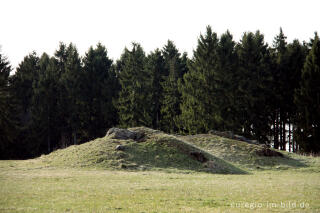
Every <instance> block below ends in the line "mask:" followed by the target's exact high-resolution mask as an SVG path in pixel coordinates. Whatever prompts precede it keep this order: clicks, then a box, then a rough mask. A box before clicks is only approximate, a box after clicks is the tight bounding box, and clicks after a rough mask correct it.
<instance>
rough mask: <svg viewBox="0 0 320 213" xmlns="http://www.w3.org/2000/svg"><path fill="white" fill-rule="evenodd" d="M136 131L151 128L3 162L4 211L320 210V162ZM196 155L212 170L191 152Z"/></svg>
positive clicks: (213, 139) (0, 202)
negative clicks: (141, 138)
mask: <svg viewBox="0 0 320 213" xmlns="http://www.w3.org/2000/svg"><path fill="white" fill-rule="evenodd" d="M135 129H139V130H143V131H146V133H147V140H146V141H145V142H141V143H136V142H133V141H119V140H111V139H109V138H106V137H104V138H100V139H96V140H94V141H91V142H88V143H85V144H82V145H78V146H71V147H69V148H66V149H63V150H57V151H56V152H53V153H51V154H49V155H45V156H42V157H40V158H37V159H32V160H26V161H0V212H228V211H229V212H239V211H241V212H250V211H251V210H252V209H255V210H259V211H262V212H279V211H284V212H288V211H292V210H293V211H296V212H320V202H319V197H320V158H312V157H306V156H298V155H295V154H288V153H284V155H285V158H278V157H272V158H268V157H259V156H257V155H256V154H255V150H257V149H260V147H259V146H256V145H251V144H248V143H245V142H239V141H234V140H230V139H225V138H221V137H218V136H213V135H195V136H176V137H174V136H170V135H166V134H164V133H162V132H158V131H154V130H150V129H146V128H135ZM118 144H123V145H125V146H126V150H125V151H124V152H123V151H115V147H116V145H118ZM195 150H196V151H202V152H203V153H205V156H206V157H207V158H208V159H209V162H211V163H210V165H211V164H212V166H208V165H207V163H200V162H198V161H196V160H194V159H192V158H190V156H189V155H187V154H186V153H187V152H189V151H195ZM124 167H126V168H124ZM142 170H143V171H142ZM213 173H220V174H213ZM221 173H223V174H221ZM230 173H232V174H233V175H225V174H230ZM281 202H282V203H284V204H288V203H289V202H291V203H292V202H295V203H296V204H300V203H307V204H308V205H309V206H308V207H307V208H300V207H299V206H297V207H294V206H290V207H289V206H286V207H284V208H283V207H281ZM268 203H269V204H270V203H274V204H275V206H270V205H269V206H268ZM249 204H251V206H250V205H249ZM258 204H261V205H262V206H261V207H259V206H257V205H258ZM236 205H238V206H236ZM246 205H249V206H246ZM254 205H255V206H254Z"/></svg>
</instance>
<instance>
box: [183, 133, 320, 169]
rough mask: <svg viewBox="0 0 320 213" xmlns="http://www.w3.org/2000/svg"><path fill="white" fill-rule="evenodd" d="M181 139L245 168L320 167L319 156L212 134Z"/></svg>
mask: <svg viewBox="0 0 320 213" xmlns="http://www.w3.org/2000/svg"><path fill="white" fill-rule="evenodd" d="M179 139H181V140H184V141H188V142H189V143H191V144H193V145H194V146H197V147H199V148H202V149H204V150H206V151H207V152H209V153H210V154H212V155H214V156H216V157H218V158H221V159H223V160H225V161H227V162H229V163H231V164H233V165H235V166H237V167H239V168H243V169H246V168H249V169H288V168H298V169H300V168H306V167H309V168H310V167H318V165H319V164H320V162H318V161H319V158H312V157H308V156H301V155H297V154H294V153H288V152H285V151H279V150H274V149H272V148H270V149H266V147H265V146H262V145H255V144H251V143H247V142H244V141H238V140H233V139H229V138H224V137H220V136H217V135H212V134H198V135H189V136H180V137H179ZM266 150H267V151H268V150H269V151H271V152H273V154H275V155H276V156H265V154H266ZM314 161H316V162H314Z"/></svg>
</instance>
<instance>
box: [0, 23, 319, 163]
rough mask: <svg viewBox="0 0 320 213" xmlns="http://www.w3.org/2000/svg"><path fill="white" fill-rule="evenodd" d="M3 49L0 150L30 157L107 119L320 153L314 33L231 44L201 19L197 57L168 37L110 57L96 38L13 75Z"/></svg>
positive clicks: (97, 128)
mask: <svg viewBox="0 0 320 213" xmlns="http://www.w3.org/2000/svg"><path fill="white" fill-rule="evenodd" d="M11 71H12V68H11V66H10V63H9V61H8V60H7V58H6V57H5V56H4V55H3V54H2V53H1V54H0V112H1V114H0V155H1V158H3V159H4V158H30V157H35V156H39V155H41V154H43V153H49V152H51V151H53V150H55V149H58V148H64V147H67V146H70V145H73V144H81V143H84V142H86V141H89V140H91V139H94V138H97V137H102V136H104V135H105V133H106V130H107V129H108V128H110V127H113V126H120V127H133V126H147V127H151V128H154V129H160V130H163V131H165V132H169V133H179V134H197V133H207V132H208V131H209V130H212V129H214V130H219V131H232V132H233V133H234V134H240V135H243V136H245V137H247V138H250V139H252V140H257V141H259V142H260V143H264V144H269V145H272V146H273V147H274V148H276V149H281V150H288V151H293V152H307V153H310V152H312V153H318V152H319V151H320V124H319V122H320V41H319V37H318V35H317V33H315V35H314V38H312V39H310V41H309V42H303V43H301V42H299V41H298V40H293V41H292V42H291V43H288V42H287V40H286V36H285V35H284V33H283V31H282V29H281V28H280V32H279V34H278V35H276V36H275V38H274V41H273V44H272V45H271V46H269V45H268V44H267V43H266V42H265V41H264V35H263V34H262V33H260V32H259V31H256V32H245V33H244V34H243V36H242V38H241V40H240V41H239V42H235V41H234V39H233V36H232V34H231V33H230V32H229V31H227V32H225V33H223V34H222V35H220V36H218V35H217V33H215V32H214V31H212V28H211V27H210V26H208V27H207V29H206V32H205V33H204V34H200V36H199V38H198V44H197V47H196V49H195V50H194V52H193V56H192V57H191V58H188V56H187V54H186V53H181V52H179V50H178V48H177V47H176V46H175V44H174V42H173V41H170V40H168V42H167V43H166V44H165V45H164V47H163V48H161V49H155V50H154V51H152V52H150V53H149V54H146V53H145V52H144V50H143V48H142V46H141V45H140V44H138V43H133V44H132V46H131V48H129V49H128V48H125V49H124V51H123V53H122V55H121V57H120V59H118V60H116V61H112V60H111V59H110V58H109V56H108V54H107V49H106V47H105V46H103V45H102V44H100V43H99V44H97V45H96V47H90V48H89V50H88V51H87V52H86V53H85V55H84V56H83V57H81V56H79V53H78V50H77V48H76V46H75V45H74V44H72V43H70V44H64V43H60V44H59V47H58V49H57V50H56V51H55V53H54V55H53V56H49V55H48V54H47V53H43V54H42V55H41V56H38V55H37V53H35V52H32V53H30V54H29V55H27V56H25V58H24V59H23V61H22V62H21V63H20V64H19V65H18V67H17V68H16V71H15V73H14V74H13V75H10V72H11Z"/></svg>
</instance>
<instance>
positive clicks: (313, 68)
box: [295, 33, 320, 153]
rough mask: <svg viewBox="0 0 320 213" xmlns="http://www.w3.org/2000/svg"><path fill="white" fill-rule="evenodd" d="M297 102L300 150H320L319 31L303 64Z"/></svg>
mask: <svg viewBox="0 0 320 213" xmlns="http://www.w3.org/2000/svg"><path fill="white" fill-rule="evenodd" d="M295 104H296V105H297V108H298V117H297V121H298V122H297V126H298V129H297V131H296V136H297V143H298V144H299V146H300V150H301V151H303V152H314V153H317V152H320V142H319V141H320V41H319V36H318V34H317V33H315V37H314V39H313V42H312V48H311V50H310V52H309V54H308V56H307V58H306V61H305V63H304V66H303V70H302V74H301V83H300V88H298V89H297V90H296V93H295Z"/></svg>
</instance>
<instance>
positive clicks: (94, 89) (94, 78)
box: [80, 43, 118, 140]
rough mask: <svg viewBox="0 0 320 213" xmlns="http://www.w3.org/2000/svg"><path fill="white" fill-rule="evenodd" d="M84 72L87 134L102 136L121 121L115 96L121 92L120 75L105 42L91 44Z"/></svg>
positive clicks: (90, 136) (83, 92)
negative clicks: (115, 103) (119, 90)
mask: <svg viewBox="0 0 320 213" xmlns="http://www.w3.org/2000/svg"><path fill="white" fill-rule="evenodd" d="M83 64H84V68H83V69H84V73H83V78H82V80H81V81H82V84H83V91H82V93H81V106H82V110H81V111H82V113H81V115H80V117H81V119H82V123H83V133H82V134H83V137H85V138H87V140H88V139H93V138H96V137H102V136H103V135H105V132H106V130H107V129H108V128H110V127H112V126H114V125H116V123H117V122H118V117H117V112H116V108H115V106H114V104H113V99H114V98H115V97H116V96H117V93H118V82H117V81H118V79H117V76H116V73H115V70H114V68H112V60H111V59H110V58H109V57H108V53H107V49H106V47H105V46H103V45H102V44H101V43H98V44H97V46H96V48H93V47H90V48H89V50H88V51H87V53H86V54H85V57H84V58H83Z"/></svg>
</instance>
